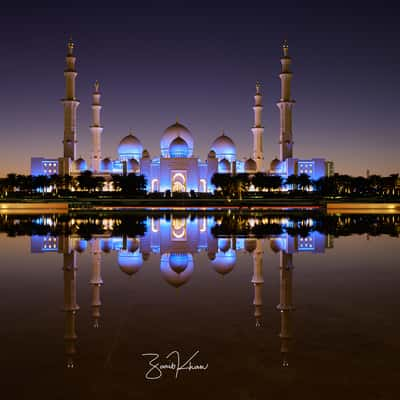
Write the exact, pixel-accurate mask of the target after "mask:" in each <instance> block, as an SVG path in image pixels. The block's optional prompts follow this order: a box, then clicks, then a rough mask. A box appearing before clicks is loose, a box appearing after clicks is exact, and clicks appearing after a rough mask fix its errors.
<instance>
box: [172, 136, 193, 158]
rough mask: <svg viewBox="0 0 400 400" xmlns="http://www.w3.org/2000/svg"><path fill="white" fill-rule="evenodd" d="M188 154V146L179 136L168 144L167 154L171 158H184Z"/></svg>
mask: <svg viewBox="0 0 400 400" xmlns="http://www.w3.org/2000/svg"><path fill="white" fill-rule="evenodd" d="M188 155H189V147H188V145H187V143H186V142H185V140H184V139H182V138H181V137H180V136H178V137H177V138H175V139H174V140H173V141H172V143H171V145H170V146H169V156H170V157H172V158H186V157H188Z"/></svg>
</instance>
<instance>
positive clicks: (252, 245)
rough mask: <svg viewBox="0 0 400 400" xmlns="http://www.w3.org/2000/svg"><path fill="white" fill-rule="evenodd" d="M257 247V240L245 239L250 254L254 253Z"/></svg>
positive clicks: (245, 246) (245, 245)
mask: <svg viewBox="0 0 400 400" xmlns="http://www.w3.org/2000/svg"><path fill="white" fill-rule="evenodd" d="M256 247H257V239H245V240H244V248H245V249H246V251H248V252H249V253H252V252H253V251H254V250H255V249H256Z"/></svg>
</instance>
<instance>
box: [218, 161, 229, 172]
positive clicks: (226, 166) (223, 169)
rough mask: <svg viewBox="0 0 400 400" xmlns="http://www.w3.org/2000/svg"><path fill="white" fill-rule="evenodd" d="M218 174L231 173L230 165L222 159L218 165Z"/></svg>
mask: <svg viewBox="0 0 400 400" xmlns="http://www.w3.org/2000/svg"><path fill="white" fill-rule="evenodd" d="M218 172H221V173H228V172H231V163H230V162H229V161H228V160H227V159H226V158H224V159H222V160H221V161H220V162H219V163H218Z"/></svg>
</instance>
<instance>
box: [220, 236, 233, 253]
mask: <svg viewBox="0 0 400 400" xmlns="http://www.w3.org/2000/svg"><path fill="white" fill-rule="evenodd" d="M218 248H219V249H220V250H221V251H222V252H224V253H225V252H227V251H228V250H229V249H230V248H231V241H230V240H229V239H218Z"/></svg>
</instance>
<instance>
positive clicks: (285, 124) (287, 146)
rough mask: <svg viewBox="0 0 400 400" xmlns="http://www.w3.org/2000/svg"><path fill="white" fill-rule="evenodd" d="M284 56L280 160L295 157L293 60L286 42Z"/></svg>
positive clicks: (282, 61) (280, 106)
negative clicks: (292, 96) (291, 88)
mask: <svg viewBox="0 0 400 400" xmlns="http://www.w3.org/2000/svg"><path fill="white" fill-rule="evenodd" d="M282 50H283V56H282V57H281V66H282V70H281V73H280V74H279V78H280V80H281V98H280V100H279V101H278V103H277V106H278V108H279V111H280V134H279V146H280V160H281V161H284V160H286V159H287V158H292V157H293V137H292V107H293V104H294V103H295V101H294V100H293V99H292V98H291V95H290V82H291V79H292V76H293V74H292V72H291V71H290V66H291V64H292V59H291V58H290V57H289V45H288V42H287V41H286V40H285V41H284V42H283V44H282Z"/></svg>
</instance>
